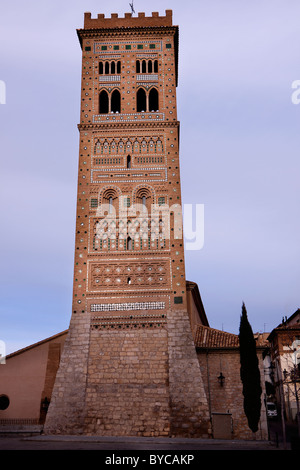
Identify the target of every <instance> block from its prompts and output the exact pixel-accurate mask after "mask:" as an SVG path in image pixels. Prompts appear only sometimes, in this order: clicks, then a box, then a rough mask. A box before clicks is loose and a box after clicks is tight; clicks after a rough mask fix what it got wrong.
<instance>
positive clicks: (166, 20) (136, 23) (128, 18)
mask: <svg viewBox="0 0 300 470" xmlns="http://www.w3.org/2000/svg"><path fill="white" fill-rule="evenodd" d="M172 18H173V11H172V10H166V15H165V16H159V13H158V12H153V13H152V16H146V15H145V13H138V16H136V17H133V16H132V13H125V17H124V18H119V16H118V13H111V17H110V18H106V17H105V15H104V14H103V13H99V14H98V15H97V18H92V15H91V13H90V12H86V13H85V14H84V29H94V28H96V29H102V28H120V27H125V28H126V27H129V28H132V27H156V26H172Z"/></svg>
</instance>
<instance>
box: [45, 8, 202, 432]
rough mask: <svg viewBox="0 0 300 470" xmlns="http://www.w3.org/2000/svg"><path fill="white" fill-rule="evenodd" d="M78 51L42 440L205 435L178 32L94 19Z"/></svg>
mask: <svg viewBox="0 0 300 470" xmlns="http://www.w3.org/2000/svg"><path fill="white" fill-rule="evenodd" d="M77 33H78V37H79V41H80V45H81V48H82V83H81V113H80V123H79V125H78V129H79V168H78V196H77V214H76V242H75V265H74V289H73V311H72V317H71V321H70V328H69V333H68V336H67V338H66V341H65V346H64V351H63V354H62V358H61V361H60V367H59V369H58V372H57V375H56V382H55V385H54V389H53V393H52V398H51V403H50V407H49V410H48V414H47V419H46V423H45V428H44V431H45V432H46V433H69V434H70V433H85V434H100V435H112V434H114V435H116V434H117V435H143V436H150V435H151V436H194V437H208V436H210V434H211V429H210V419H209V413H208V404H207V397H206V393H205V389H204V385H203V380H202V375H201V371H200V367H199V363H198V361H197V356H196V352H195V347H194V343H193V337H192V330H191V324H190V318H189V314H188V311H187V293H186V279H185V268H184V248H183V233H182V213H181V191H180V171H179V122H178V120H177V105H176V87H177V83H178V68H177V65H178V27H177V26H173V24H172V11H171V10H167V11H166V15H165V16H159V15H158V13H153V14H152V16H151V17H146V16H145V14H144V13H139V14H138V16H137V17H134V18H133V17H132V15H131V14H125V18H119V17H118V15H117V14H112V15H111V17H110V18H105V17H104V15H98V17H97V18H95V19H92V18H91V14H90V13H86V14H85V17H84V28H83V29H79V30H78V31H77Z"/></svg>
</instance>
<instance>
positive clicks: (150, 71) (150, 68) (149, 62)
mask: <svg viewBox="0 0 300 470" xmlns="http://www.w3.org/2000/svg"><path fill="white" fill-rule="evenodd" d="M148 73H152V60H149V61H148Z"/></svg>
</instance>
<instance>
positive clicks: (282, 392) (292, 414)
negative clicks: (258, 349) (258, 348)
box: [268, 309, 300, 431]
mask: <svg viewBox="0 0 300 470" xmlns="http://www.w3.org/2000/svg"><path fill="white" fill-rule="evenodd" d="M268 340H269V341H270V345H271V352H272V354H271V357H272V364H273V375H274V380H275V385H276V402H277V404H278V407H279V408H281V409H282V411H283V412H284V418H285V419H286V420H287V422H300V405H299V402H300V309H298V310H296V311H295V312H294V313H293V315H291V316H290V317H289V318H285V319H282V323H281V324H280V325H278V326H277V327H276V328H274V330H273V331H272V332H271V334H270V335H269V337H268ZM297 416H299V418H297ZM299 431H300V427H299Z"/></svg>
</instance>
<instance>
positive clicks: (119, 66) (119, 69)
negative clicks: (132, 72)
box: [117, 60, 121, 73]
mask: <svg viewBox="0 0 300 470" xmlns="http://www.w3.org/2000/svg"><path fill="white" fill-rule="evenodd" d="M117 73H121V61H120V60H118V62H117Z"/></svg>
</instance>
